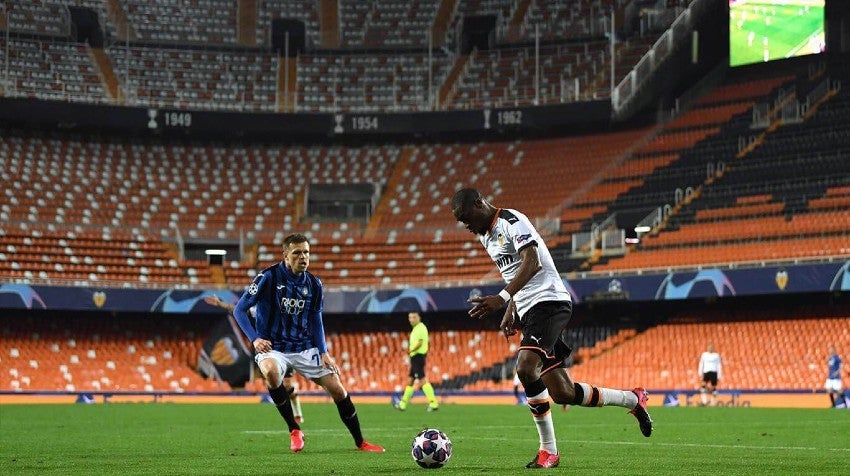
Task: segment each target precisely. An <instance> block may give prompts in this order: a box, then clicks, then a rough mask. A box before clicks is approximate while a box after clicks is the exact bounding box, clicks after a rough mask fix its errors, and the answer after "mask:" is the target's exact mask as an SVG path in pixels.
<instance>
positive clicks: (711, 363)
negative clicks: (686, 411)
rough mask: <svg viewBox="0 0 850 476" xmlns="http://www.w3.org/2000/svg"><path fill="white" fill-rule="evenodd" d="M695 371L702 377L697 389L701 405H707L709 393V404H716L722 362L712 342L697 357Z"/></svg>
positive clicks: (721, 374) (721, 375) (721, 373)
mask: <svg viewBox="0 0 850 476" xmlns="http://www.w3.org/2000/svg"><path fill="white" fill-rule="evenodd" d="M697 373H698V374H699V376H700V378H701V379H702V383H701V386H700V390H699V398H700V402H701V403H702V405H703V406H705V405H708V396H709V394H711V406H713V407H714V406H717V382H719V381H720V379H721V378H722V377H723V364H722V362H721V360H720V354H719V353H718V352H717V351H715V350H714V344H712V343H711V342H709V343H708V347H707V348H706V351H705V352H703V353H702V355H701V356H700V358H699V370H697Z"/></svg>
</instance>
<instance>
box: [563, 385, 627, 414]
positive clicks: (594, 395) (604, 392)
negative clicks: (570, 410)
mask: <svg viewBox="0 0 850 476" xmlns="http://www.w3.org/2000/svg"><path fill="white" fill-rule="evenodd" d="M637 403H638V402H637V396H636V395H635V393H634V392H631V391H625V390H614V389H611V388H604V387H594V386H593V385H589V384H586V383H581V382H577V383H576V384H575V398H574V399H573V402H572V404H573V405H581V406H583V407H602V406H608V405H613V406H617V407H623V408H628V409H633V408H634V407H635V405H637Z"/></svg>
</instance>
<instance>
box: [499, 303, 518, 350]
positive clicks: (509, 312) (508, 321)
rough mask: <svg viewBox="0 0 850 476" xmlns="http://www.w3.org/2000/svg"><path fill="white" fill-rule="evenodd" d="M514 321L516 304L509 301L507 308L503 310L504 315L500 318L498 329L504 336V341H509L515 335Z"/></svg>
mask: <svg viewBox="0 0 850 476" xmlns="http://www.w3.org/2000/svg"><path fill="white" fill-rule="evenodd" d="M515 319H516V303H515V302H514V301H513V300H511V302H509V303H508V307H507V308H506V309H505V315H504V316H503V317H502V322H501V323H500V324H499V329H500V330H501V331H502V333H503V334H505V340H507V341H510V340H511V336H512V335H515V334H516V333H517V330H516V329H515V328H514V321H515Z"/></svg>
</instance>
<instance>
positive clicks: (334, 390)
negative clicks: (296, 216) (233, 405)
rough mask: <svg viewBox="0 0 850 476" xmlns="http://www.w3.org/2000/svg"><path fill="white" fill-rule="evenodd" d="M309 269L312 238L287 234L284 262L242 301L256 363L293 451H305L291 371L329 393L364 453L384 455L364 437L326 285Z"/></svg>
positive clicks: (240, 314)
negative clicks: (330, 328) (333, 337)
mask: <svg viewBox="0 0 850 476" xmlns="http://www.w3.org/2000/svg"><path fill="white" fill-rule="evenodd" d="M309 265H310V243H309V241H308V240H307V237H306V236H304V235H301V234H292V235H289V236H287V237H286V238H284V239H283V261H281V262H280V263H277V264H274V265H271V266H269V267H268V268H266V269H264V270H263V271H262V272H261V273H260V274H258V275H257V277H256V278H254V281H253V282H252V283H251V285H250V286H248V289H246V290H245V292H244V293H243V294H242V297H241V298H240V299H239V302H237V303H236V308H235V309H234V311H233V315H234V317H236V321H237V322H238V323H239V327H240V328H241V329H242V332H244V333H245V335H246V336H247V337H248V339H249V340H250V341H251V342H252V343H253V345H254V350H256V352H257V355H256V356H255V357H254V360H256V361H257V365H258V366H259V367H260V371H261V372H262V373H263V376H264V377H265V378H266V382H267V383H268V386H269V396H271V398H272V400H273V401H274V404H275V406H276V407H277V411H278V412H279V413H280V416H282V417H283V420H284V421H285V422H286V425H287V426H288V427H289V439H290V446H289V447H290V449H291V450H292V451H296V452H297V451H301V450H303V449H304V433H303V432H302V431H301V427H300V426H299V425H298V423H297V422H296V421H295V416H294V414H293V412H292V403H291V402H290V399H289V393H288V392H287V391H286V388H285V387H284V385H283V376H284V375H285V373H286V371H287V369H289V368H293V369H295V371H297V372H298V373H300V374H301V375H303V376H304V377H306V378H309V379H311V380H312V381H314V382H316V384H318V385H320V386H321V387H322V388H324V389H325V391H327V392H328V394H329V395H330V396H331V398H333V401H334V403H336V407H337V410H339V416H340V418H341V419H342V422H343V423H344V424H345V426H346V427H347V428H348V431H349V432H350V433H351V436H352V437H354V444H355V445H356V446H357V449H358V450H360V451H368V452H372V453H383V452H384V448H382V447H381V446H378V445H373V444H372V443H369V442H368V441H366V440H364V439H363V435H362V433H361V430H360V420H359V419H358V418H357V410H356V409H355V408H354V403H352V402H351V396H350V395H349V394H348V392H347V391H346V390H345V387H343V386H342V382H340V380H339V368H338V367H337V365H336V361H334V358H333V357H331V355H330V354H328V349H327V345H326V343H325V328H324V324H323V323H322V303H323V297H322V296H323V288H322V282H321V281H320V280H319V278H317V277H315V276H313V275H312V274H310V273H309V272H308V271H307V267H308V266H309ZM255 305H256V326H255V325H252V324H251V319H250V317H249V316H248V310H249V309H251V307H253V306H255Z"/></svg>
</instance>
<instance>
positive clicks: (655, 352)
mask: <svg viewBox="0 0 850 476" xmlns="http://www.w3.org/2000/svg"><path fill="white" fill-rule="evenodd" d="M695 317H696V318H697V319H699V318H702V317H704V316H702V317H699V316H695ZM708 342H713V343H714V346H715V348H716V349H717V351H718V352H720V355H721V357H722V359H723V378H722V380H721V382H720V388H721V389H724V388H738V389H744V388H758V389H795V390H820V389H822V388H823V384H824V381H825V379H826V360H827V352H828V348H829V346H830V345H835V346H836V347H837V348H839V349H847V348H850V316H848V317H840V318H830V319H790V320H758V321H747V322H737V321H735V322H722V323H705V324H696V323H695V324H665V325H660V326H658V327H654V328H651V329H649V330H647V331H646V332H643V333H641V334H638V335H637V336H636V337H635V338H633V339H630V340H628V341H626V342H624V343H623V344H622V345H619V346H617V347H615V348H613V349H611V350H610V351H609V352H606V353H604V354H601V355H600V356H598V357H596V358H594V359H591V360H589V361H585V362H584V363H581V364H579V365H576V366H574V367H573V368H572V369H571V374H572V377H573V380H578V381H586V382H590V383H594V382H595V384H599V385H604V386H607V387H613V388H632V387H635V386H644V387H646V388H654V389H677V390H696V389H698V388H699V384H700V380H699V377H700V376H699V375H698V374H697V367H698V364H699V358H700V355H701V354H702V352H703V351H704V350H705V348H706V346H707V344H708Z"/></svg>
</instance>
